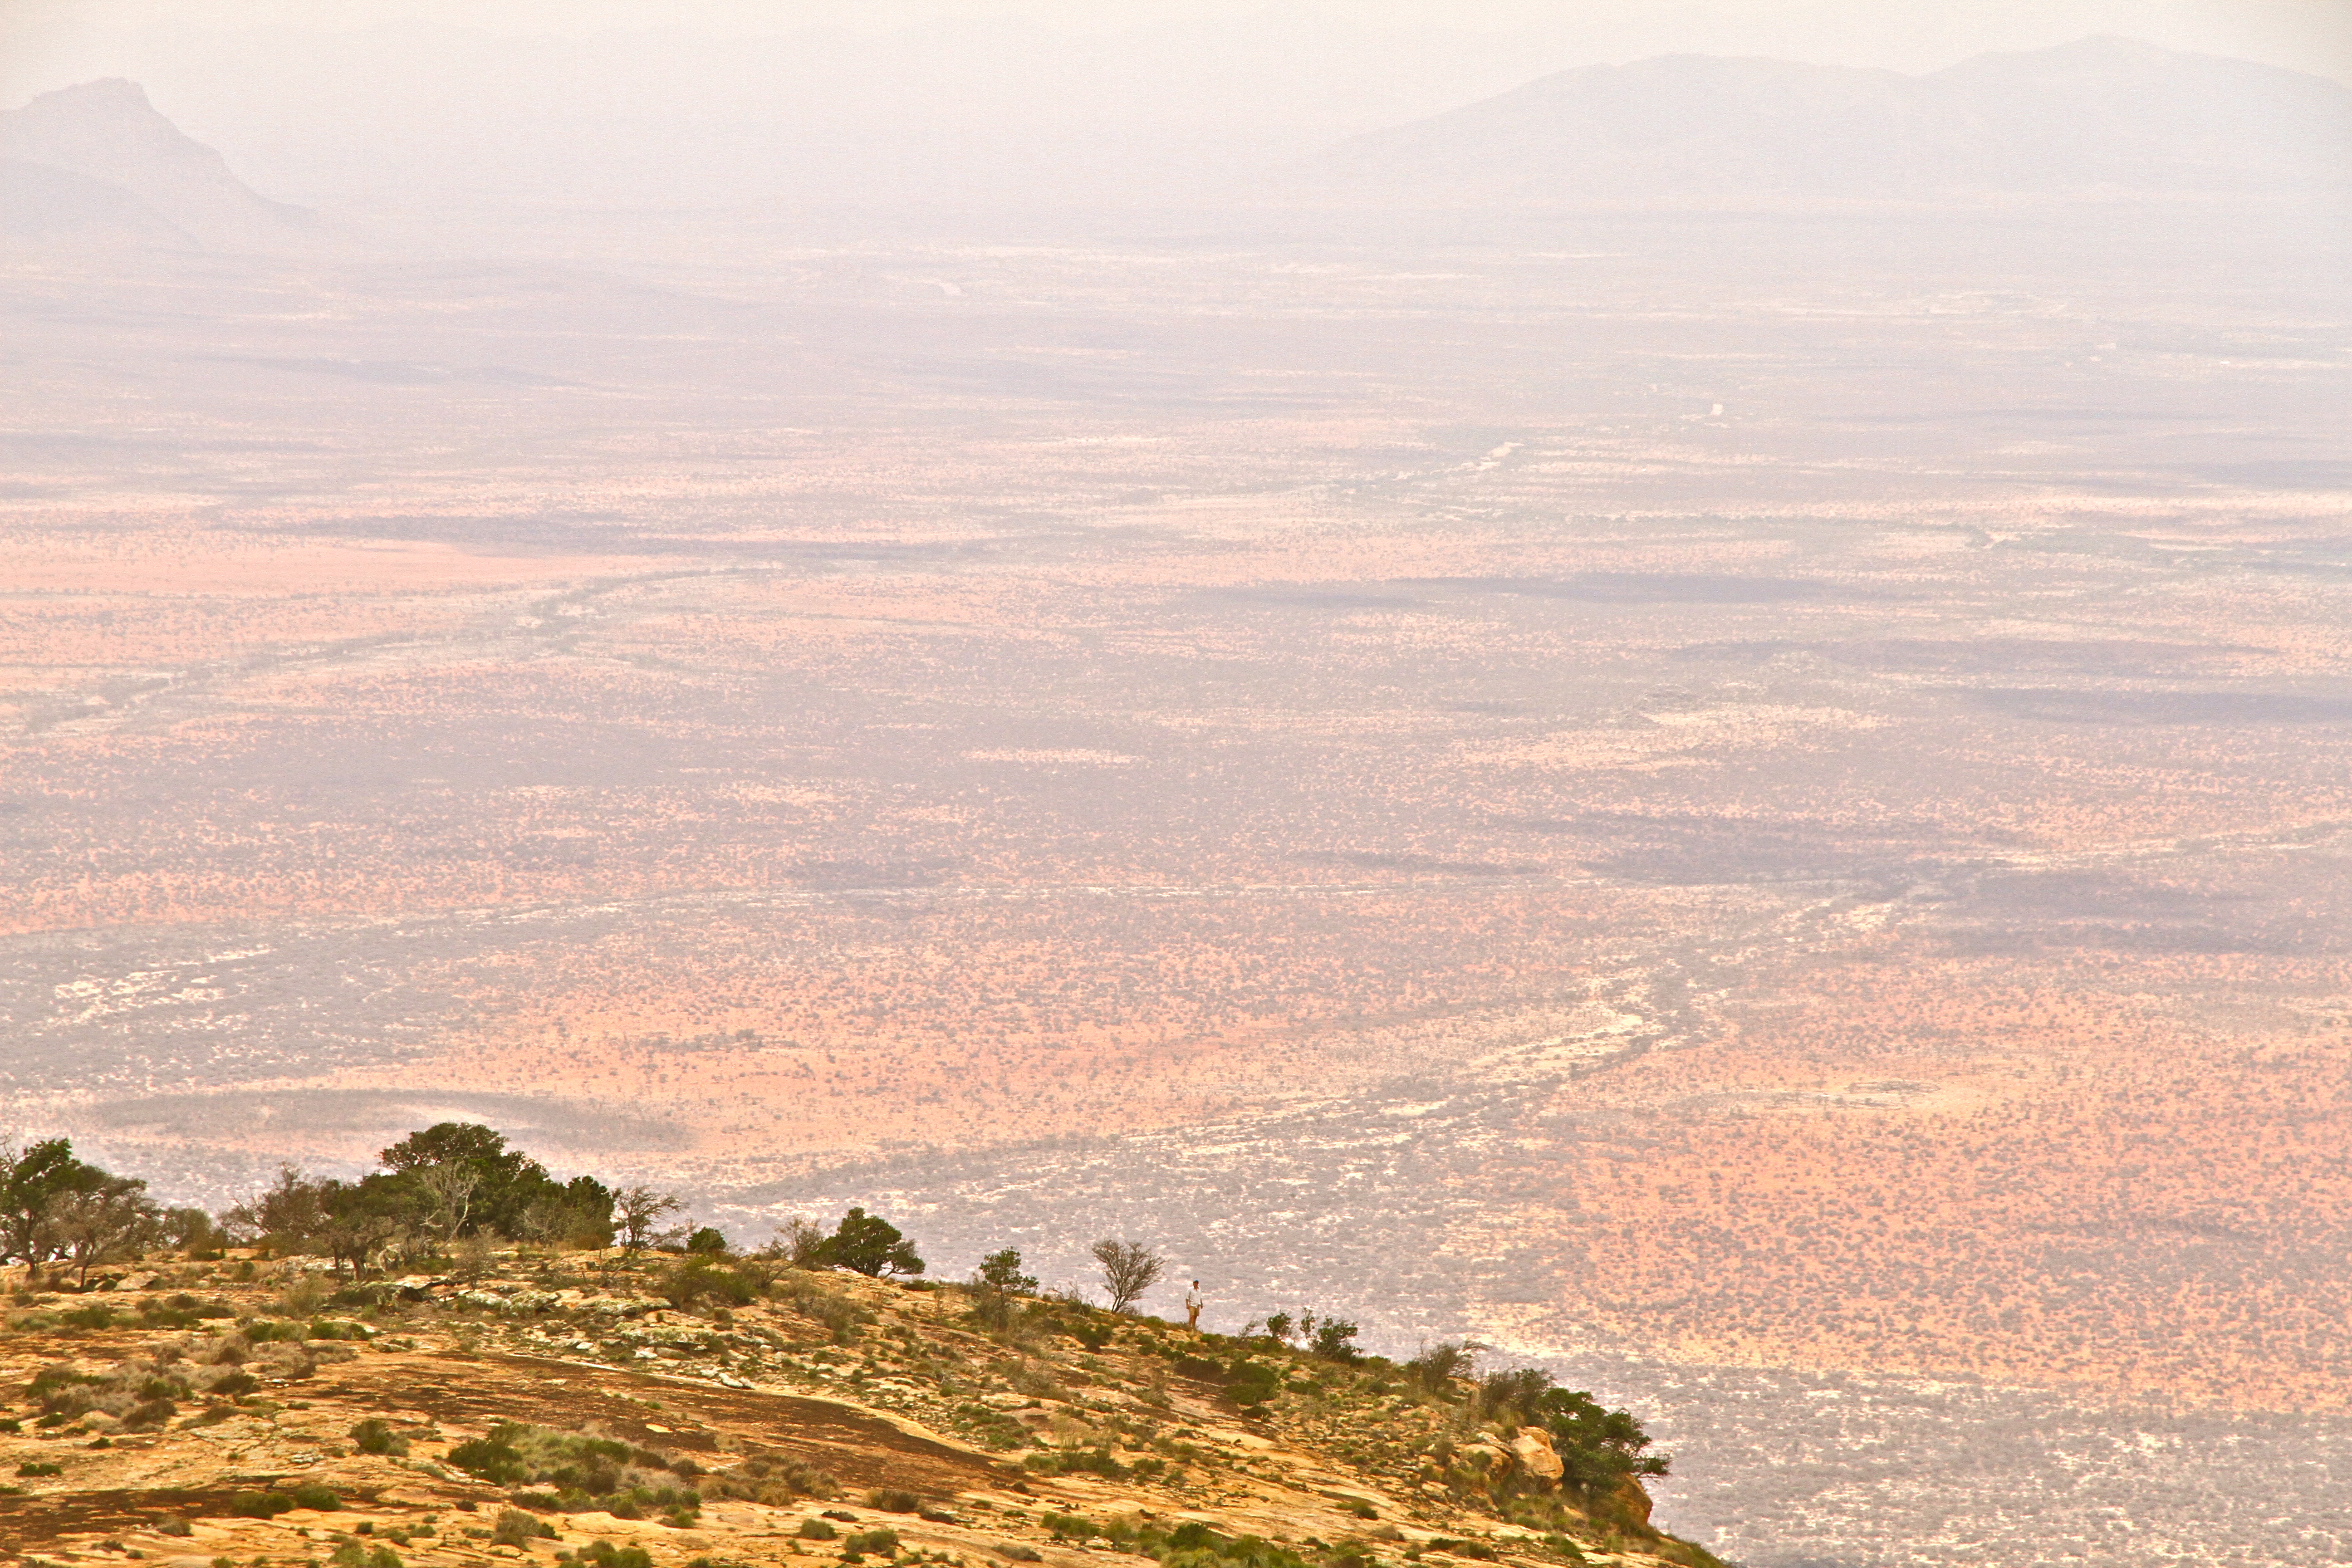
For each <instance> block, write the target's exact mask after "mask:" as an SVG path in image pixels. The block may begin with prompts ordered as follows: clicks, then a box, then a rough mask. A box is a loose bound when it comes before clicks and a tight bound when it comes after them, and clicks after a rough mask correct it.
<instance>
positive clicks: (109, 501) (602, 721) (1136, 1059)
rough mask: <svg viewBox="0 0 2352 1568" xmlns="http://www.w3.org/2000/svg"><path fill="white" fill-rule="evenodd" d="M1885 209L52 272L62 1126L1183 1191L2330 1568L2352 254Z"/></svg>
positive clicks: (4, 778)
mask: <svg viewBox="0 0 2352 1568" xmlns="http://www.w3.org/2000/svg"><path fill="white" fill-rule="evenodd" d="M1839 223H1840V220H1839V219H1838V218H1837V217H1836V216H1834V215H1832V216H1827V217H1821V216H1816V217H1812V218H1808V219H1804V220H1801V221H1800V220H1795V219H1777V220H1776V219H1769V218H1767V217H1764V216H1753V217H1749V218H1739V217H1724V216H1717V217H1714V218H1709V219H1704V220H1702V219H1699V218H1696V217H1693V218H1687V219H1671V218H1665V217H1648V218H1636V217H1630V216H1625V217H1617V218H1566V217H1562V218H1556V219H1548V220H1542V221H1538V220H1534V219H1530V220H1528V222H1527V223H1526V225H1525V226H1523V227H1521V228H1518V229H1516V230H1514V231H1513V232H1508V233H1499V232H1476V233H1472V232H1467V231H1466V229H1465V227H1464V226H1454V227H1452V228H1448V227H1446V226H1442V225H1433V226H1430V227H1429V228H1428V229H1427V231H1426V232H1416V233H1412V234H1400V235H1379V236H1368V235H1363V234H1354V233H1349V232H1347V231H1346V230H1345V229H1344V227H1343V226H1338V227H1332V228H1329V229H1327V230H1317V231H1314V232H1312V233H1308V232H1306V231H1305V230H1302V231H1301V232H1299V233H1296V234H1277V235H1276V236H1273V237H1241V236H1234V235H1227V234H1222V233H1217V232H1194V231H1192V230H1187V229H1184V228H1182V227H1181V226H1178V225H1175V224H1173V223H1172V222H1171V226H1170V228H1169V231H1168V232H1166V233H1159V232H1144V231H1143V230H1141V229H1139V231H1138V233H1137V234H1133V235H1127V236H1122V237H1102V236H1099V235H1096V236H1089V237H1080V238H1071V239H1065V240H1058V241H1055V242H1053V243H1045V242H1042V241H1036V240H1034V239H1033V240H1030V241H1027V242H1024V243H1018V244H1015V243H980V242H974V243H969V244H952V245H951V244H947V243H944V242H934V241H922V242H918V241H915V240H908V241H907V242H905V243H904V244H901V245H896V246H891V245H881V244H877V243H874V242H872V241H870V240H869V241H866V242H864V243H861V244H857V245H850V244H839V245H828V244H824V243H819V242H814V241H813V240H812V239H811V238H809V237H798V236H789V235H780V236H771V237H766V238H765V239H760V238H758V237H752V238H746V237H742V236H740V235H736V236H730V237H726V238H725V241H724V243H723V244H722V243H720V242H719V241H718V240H713V241H711V242H710V243H709V245H707V246H704V245H696V244H688V243H687V241H686V240H684V239H677V238H676V237H673V238H672V239H670V240H667V241H665V243H664V247H660V248H658V249H656V248H655V247H651V245H650V243H649V245H648V247H647V248H646V250H645V251H643V252H642V253H639V254H634V255H582V256H576V257H568V258H551V259H549V260H546V261H544V262H537V263H529V262H520V261H509V262H501V263H499V264H495V265H492V264H475V263H464V262H457V261H442V262H417V261H407V262H403V261H394V260H389V259H351V258H343V259H320V260H312V261H283V262H276V261H271V262H265V261H251V260H238V259H230V258H202V257H192V258H135V259H125V258H105V257H99V258H58V257H55V256H38V255H33V254H29V253H27V254H25V255H19V256H14V257H11V258H9V259H8V263H7V265H6V266H5V268H0V316H5V321H6V322H7V333H6V346H5V364H6V374H7V375H8V378H9V384H10V386H11V389H12V390H11V395H10V397H9V399H8V403H7V405H6V412H5V416H0V440H5V447H0V453H5V456H0V584H5V614H0V628H5V637H6V643H5V654H0V702H5V708H0V723H5V746H6V751H5V762H0V866H4V867H5V886H6V887H7V888H8V889H9V890H10V894H11V897H10V900H9V902H8V905H7V908H6V909H5V913H4V914H0V918H5V922H6V931H7V934H6V936H5V941H0V1030H5V1034H6V1037H7V1039H8V1041H9V1048H8V1050H7V1052H6V1054H5V1058H0V1090H4V1091H5V1095H6V1097H7V1099H6V1105H5V1114H0V1123H6V1122H13V1123H16V1124H17V1125H20V1126H22V1127H24V1128H26V1129H28V1130H29V1129H32V1128H35V1127H39V1128H42V1129H48V1128H57V1129H60V1130H64V1131H70V1132H71V1133H72V1134H73V1135H74V1136H75V1138H76V1139H77V1141H78V1143H79V1144H80V1145H81V1146H84V1147H86V1148H87V1149H88V1150H89V1151H92V1152H94V1153H95V1154H96V1155H97V1156H99V1157H102V1158H104V1159H106V1160H107V1161H108V1162H109V1163H113V1164H115V1165H117V1166H119V1167H121V1168H127V1169H131V1170H134V1171H137V1172H140V1173H149V1174H152V1175H154V1176H155V1177H156V1179H157V1184H158V1187H159V1189H161V1190H165V1191H168V1192H169V1193H170V1194H171V1195H173V1196H174V1197H175V1198H182V1197H184V1198H202V1199H204V1200H206V1201H210V1202H225V1201H226V1200H228V1199H230V1198H233V1197H235V1196H237V1195H240V1194H243V1193H244V1192H246V1191H247V1190H249V1189H250V1188H251V1187H252V1186H253V1185H255V1184H257V1183H258V1182H259V1181H261V1180H263V1179H265V1178H266V1176H267V1175H268V1173H269V1172H270V1171H271V1170H273V1169H274V1168H275V1166H276V1165H277V1163H278V1162H279V1161H280V1160H281V1159H293V1160H298V1161H300V1162H303V1163H308V1164H310V1166H312V1167H313V1168H317V1169H322V1170H324V1169H340V1168H343V1167H345V1166H348V1165H352V1164H356V1163H361V1162H363V1161H364V1160H366V1159H367V1158H369V1157H370V1156H371V1155H372V1153H373V1151H374V1150H375V1149H377V1148H379V1147H381V1146H382V1145H383V1143H385V1142H389V1141H390V1139H391V1138H393V1137H396V1136H397V1135H398V1134H399V1133H400V1132H402V1131H405V1130H406V1129H408V1128H410V1127H413V1126H418V1125H423V1124H424V1123H425V1121H430V1120H434V1119H436V1118H438V1117H441V1116H444V1115H466V1116H471V1117H478V1118H480V1119H482V1120H486V1121H491V1122H493V1123H495V1124H497V1125H499V1127H501V1128H504V1129H506V1130H507V1131H509V1133H510V1134H512V1135H513V1136H514V1137H515V1138H516V1140H517V1141H518V1142H520V1143H522V1144H523V1145H524V1146H526V1147H528V1148H530V1150H531V1151H532V1152H534V1153H537V1154H539V1155H540V1156H541V1157H542V1158H544V1159H546V1160H547V1161H548V1162H549V1163H550V1164H551V1165H552V1166H554V1167H556V1168H558V1169H559V1170H564V1171H569V1170H594V1171H597V1172H599V1173H605V1174H608V1175H619V1176H625V1177H629V1178H632V1179H646V1180H651V1181H655V1182H657V1183H661V1184H667V1185H670V1186H675V1187H677V1188H678V1189H679V1190H681V1191H683V1192H686V1193H688V1194H690V1195H691V1196H692V1197H693V1198H694V1199H695V1201H696V1204H697V1205H698V1211H699V1212H700V1213H701V1214H703V1215H706V1216H708V1217H711V1218H715V1219H716V1220H718V1221H719V1223H720V1224H722V1225H724V1226H726V1227H727V1228H728V1229H729V1231H730V1234H733V1235H736V1236H739V1237H743V1238H746V1239H756V1238H757V1237H760V1236H761V1235H763V1234H764V1233H765V1231H766V1230H767V1229H768V1228H769V1227H771V1226H773V1225H774V1224H776V1223H777V1222H778V1221H780V1220H781V1219H783V1218H785V1217H787V1216H790V1215H797V1214H812V1215H814V1214H817V1213H820V1212H823V1211H826V1210H828V1209H831V1210H833V1211H836V1212H837V1209H838V1207H839V1206H840V1205H843V1204H845V1203H850V1202H861V1203H867V1204H872V1205H879V1206H882V1207H884V1208H885V1209H887V1212H889V1213H891V1214H892V1215H894V1216H895V1217H897V1218H898V1219H899V1221H900V1223H901V1224H903V1225H904V1226H906V1227H907V1228H908V1230H909V1231H910V1233H914V1234H917V1235H919V1236H921V1237H923V1238H924V1239H925V1240H926V1242H927V1244H928V1247H929V1250H930V1252H931V1254H932V1256H933V1257H934V1258H935V1260H936V1262H937V1263H938V1264H939V1265H940V1267H941V1268H954V1269H957V1270H960V1269H961V1268H964V1267H968V1266H969V1264H970V1263H971V1260H972V1259H973V1258H976V1257H977V1256H978V1255H979V1254H980V1253H981V1252H982V1251H983V1250H985V1249H987V1248H988V1247H993V1246H998V1245H1003V1244H1004V1243H1005V1242H1007V1241H1011V1242H1013V1243H1015V1244H1017V1245H1019V1246H1020V1247H1022V1248H1023V1249H1024V1252H1025V1253H1027V1254H1028V1255H1029V1256H1030V1257H1031V1258H1032V1259H1033V1261H1034V1260H1041V1259H1042V1260H1044V1261H1045V1262H1046V1263H1047V1264H1048V1265H1049V1268H1050V1269H1051V1270H1054V1271H1058V1274H1059V1275H1062V1276H1066V1277H1068V1278H1071V1279H1076V1277H1077V1274H1078V1270H1079V1260H1080V1258H1082V1256H1083V1248H1084V1247H1085V1244H1086V1243H1087V1241H1089V1240H1090V1239H1092V1238H1093V1237H1096V1236H1098V1235H1102V1234H1108V1233H1117V1234H1121V1235H1128V1234H1132V1235H1136V1236H1141V1237H1150V1238H1152V1239H1155V1240H1158V1241H1160V1242H1161V1243H1163V1244H1164V1245H1166V1246H1168V1247H1170V1248H1171V1252H1172V1254H1173V1256H1174V1257H1175V1258H1177V1259H1178V1260H1179V1261H1180V1263H1181V1267H1182V1268H1183V1270H1184V1273H1185V1276H1186V1278H1191V1277H1192V1275H1195V1274H1197V1275H1198V1276H1199V1277H1200V1278H1201V1279H1202V1280H1203V1281H1204V1282H1205V1284H1206V1288H1207V1289H1208V1291H1209V1294H1210V1296H1211V1298H1212V1301H1213V1306H1212V1309H1211V1312H1210V1319H1211V1321H1213V1322H1214V1323H1215V1324H1216V1325H1217V1326H1219V1327H1221V1328H1226V1329H1231V1328H1235V1327H1238V1326H1239V1325H1240V1323H1241V1322H1242V1321H1243V1320H1244V1319H1246V1318H1249V1317H1253V1316H1256V1315H1260V1314H1263V1313H1264V1312H1265V1311H1267V1310H1272V1309H1274V1308H1276V1307H1296V1306H1297V1305H1299V1304H1300V1303H1302V1302H1304V1303H1306V1304H1309V1305H1317V1306H1322V1305H1326V1304H1328V1305H1329V1306H1331V1307H1334V1308H1340V1309H1347V1310H1355V1311H1357V1312H1359V1313H1360V1316H1361V1317H1362V1318H1363V1321H1364V1322H1365V1325H1366V1331H1367V1337H1368V1338H1369V1339H1372V1340H1375V1341H1377V1342H1379V1343H1380V1344H1381V1348H1383V1349H1394V1350H1398V1351H1401V1352H1406V1353H1409V1352H1411V1351H1412V1347H1413V1345H1414V1343H1415V1342H1416V1341H1418V1340H1420V1339H1423V1338H1434V1337H1436V1336H1438V1335H1441V1334H1446V1333H1455V1332H1468V1333H1473V1334H1475V1335H1477V1336H1479V1337H1481V1338H1482V1339H1484V1340H1486V1342H1490V1343H1493V1344H1496V1345H1498V1346H1502V1347H1506V1348H1507V1349H1509V1350H1511V1351H1513V1352H1518V1353H1521V1354H1526V1355H1531V1356H1538V1357H1544V1358H1549V1361H1550V1363H1552V1364H1555V1365H1557V1366H1559V1367H1562V1368H1564V1369H1573V1370H1575V1371H1576V1372H1577V1373H1579V1375H1580V1376H1581V1377H1582V1378H1584V1379H1585V1380H1587V1381H1589V1382H1591V1383H1592V1384H1593V1385H1594V1386H1595V1387H1597V1388H1605V1390H1606V1392H1608V1393H1609V1394H1611V1395H1612V1397H1613V1398H1618V1399H1623V1400H1629V1401H1632V1402H1633V1403H1634V1404H1635V1405H1637V1407H1639V1408H1641V1409H1643V1411H1644V1413H1645V1415H1649V1416H1650V1417H1652V1418H1653V1419H1654V1425H1655V1426H1656V1428H1657V1429H1658V1430H1660V1431H1661V1432H1663V1434H1664V1436H1665V1437H1666V1440H1667V1443H1668V1446H1669V1447H1674V1448H1675V1449H1676V1450H1677V1452H1678V1453H1679V1455H1680V1459H1679V1461H1678V1464H1677V1476H1676V1479H1675V1480H1673V1481H1671V1482H1669V1483H1667V1484H1666V1485H1665V1487H1664V1489H1662V1491H1661V1513H1660V1518H1661V1521H1662V1522H1664V1524H1666V1526H1667V1527H1668V1528H1671V1529H1675V1530H1677V1531H1681V1532H1682V1533H1684V1534H1686V1535H1690V1536H1692V1537H1693V1538H1694V1539H1696V1540H1699V1541H1701V1542H1705V1543H1706V1544H1708V1545H1709V1546H1710V1547H1712V1548H1713V1549H1714V1550H1716V1551H1717V1552H1721V1553H1722V1554H1724V1555H1725V1556H1727V1557H1736V1558H1738V1559H1739V1560H1741V1561H1744V1562H1748V1563H1754V1564H1758V1565H1759V1568H1765V1565H1769V1568H1799V1565H1810V1564H1821V1565H1830V1564H1849V1563H1885V1562H1896V1561H1901V1562H1906V1563H1976V1562H2017V1561H2024V1560H2026V1559H2025V1558H2021V1557H2020V1556H2018V1555H2016V1550H2017V1546H2016V1543H2017V1542H2020V1541H2024V1540H2028V1539H2031V1540H2032V1541H2034V1542H2044V1543H2047V1542H2061V1543H2063V1544H2064V1545H2065V1548H2066V1550H2068V1551H2070V1552H2074V1553H2076V1556H2075V1558H2074V1560H2076V1561H2081V1562H2084V1563H2100V1564H2107V1563H2113V1564H2125V1563H2130V1564H2147V1563H2166V1562H2174V1561H2179V1562H2198V1563H2203V1562H2215V1563H2220V1562H2229V1563H2248V1564H2269V1563H2281V1564H2284V1563H2295V1564H2301V1563H2329V1562H2336V1561H2339V1560H2341V1554H2342V1553H2344V1552H2352V1507H2347V1501H2346V1500H2347V1498H2352V1399H2347V1389H2352V1342H2347V1339H2346V1337H2345V1332H2344V1326H2345V1323H2346V1322H2347V1313H2352V1273H2347V1269H2346V1268H2345V1258H2346V1257H2347V1248H2352V1156H2347V1134H2352V962H2347V961H2352V946H2347V940H2346V934H2345V933H2346V931H2347V915H2348V914H2352V909H2347V890H2348V889H2352V882H2347V877H2346V858H2347V854H2352V680H2347V675H2352V517H2347V497H2352V458H2348V457H2347V452H2346V450H2345V447H2344V443H2343V432H2344V431H2345V430H2346V429H2347V428H2352V336H2347V333H2352V318H2348V317H2347V309H2346V304H2347V302H2346V300H2344V298H2343V297H2342V296H2341V294H2340V292H2337V293H2329V292H2327V291H2326V290H2325V289H2322V288H2321V287H2320V286H2319V285H2318V284H2316V283H2315V282H2314V281H2313V279H2315V278H2319V277H2324V276H2327V275H2329V268H2328V267H2327V265H2326V264H2325V263H2324V262H2317V261H2315V260H2314V259H2313V258H2312V256H2311V254H2310V252H2309V251H2308V250H2307V249H2304V250H2297V249H2295V248H2294V247H2295V246H2304V245H2308V244H2316V243H2318V241H2316V240H2313V239H2312V238H2311V237H2310V236H2308V235H2305V236H2302V237H2298V238H2297V239H2295V240H2294V244H2293V245H2287V246H2283V245H2282V244H2281V243H2280V242H2279V241H2278V240H2277V239H2276V237H2275V236H2273V235H2272V234H2270V233H2269V231H2267V230H2263V228H2262V227H2261V226H2260V225H2259V224H2255V223H2252V222H2251V221H2248V222H2241V221H2239V218H2238V217H2237V216H2233V215H2231V214H2227V213H2221V214H2216V213H2204V214H2198V215H2189V216H2186V217H2184V216H2181V215H2178V214H2161V215H2156V216H2148V215H2145V214H2135V213H2132V212H2128V211H2124V210H2121V209H2118V210H2116V211H2114V212H2091V213H2084V212H2076V213H2073V214H2050V213H2032V212H2022V211H2021V212H2014V213H2000V214H1989V215H1986V216H1984V217H1983V219H1982V221H1981V222H1980V223H1979V224H1978V225H1977V226H1974V227H1969V228H1960V229H1955V228H1947V227H1937V228H1928V227H1927V226H1922V227H1921V228H1920V229H1919V230H1918V231H1916V232H1906V233H1899V234H1895V235H1893V236H1892V237H1890V235H1889V231H1888V228H1887V226H1885V225H1884V224H1880V225H1877V226H1870V227H1868V228H1867V229H1866V230H1865V229H1864V228H1863V227H1861V226H1857V227H1856V228H1855V229H1854V230H1853V232H1851V233H1849V232H1844V231H1842V230H1840V229H1839ZM1864 246H1876V247H1884V251H1883V254H1876V255H1873V256H1871V257H1869V258H1866V260H1865V259H1860V258H1857V250H1858V248H1859V247H1864ZM2339 259H2340V258H2339ZM2333 275H2334V276H2336V277H2341V276H2344V275H2345V274H2344V271H2343V269H2342V268H2341V267H2340V266H2338V267H2336V268H2335V269H2334V272H2333ZM1889 278H1896V279H1901V280H1902V283H1901V286H1899V287H1897V286H1895V285H1891V284H1889V283H1888V282H1887V281H1886V279H1889ZM1989 279H1992V280H1996V281H1997V283H1998V286H1997V287H1995V286H1992V285H1991V284H1989V282H1988V280H1989ZM974 498H981V499H979V500H975V499H974ZM1961 1435H1967V1436H1968V1437H1969V1441H1968V1442H1967V1443H1965V1444H1963V1443H1962V1442H1961V1441H1960V1436H1961ZM2127 1519H2128V1521H2130V1522H2128V1523H2126V1520H2127ZM2217 1531H2218V1532H2219V1534H2220V1537H2221V1538H2220V1539H2216V1538H2215V1535H2216V1532H2217ZM1895 1542H1900V1543H1903V1550H1904V1551H1905V1552H1906V1553H1907V1555H1903V1556H1899V1557H1898V1556H1893V1555H1889V1554H1888V1553H1889V1552H1890V1551H1891V1550H1892V1549H1893V1548H1892V1545H1891V1543H1895ZM2053 1550H2054V1548H2053Z"/></svg>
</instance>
